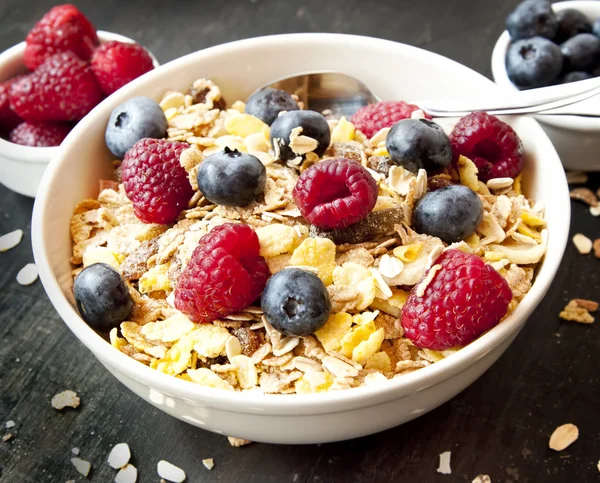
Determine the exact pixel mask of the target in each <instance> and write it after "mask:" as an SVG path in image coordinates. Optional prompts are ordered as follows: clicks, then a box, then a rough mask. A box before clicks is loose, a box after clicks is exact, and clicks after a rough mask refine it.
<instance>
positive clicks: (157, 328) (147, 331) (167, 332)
mask: <svg viewBox="0 0 600 483" xmlns="http://www.w3.org/2000/svg"><path fill="white" fill-rule="evenodd" d="M194 327H196V324H194V323H193V322H192V321H191V320H190V319H188V318H187V317H186V316H185V315H183V314H181V313H177V314H175V315H172V316H171V317H169V318H167V319H165V320H160V321H158V322H150V323H148V324H146V325H144V326H142V334H143V335H144V337H146V338H147V339H149V340H160V341H161V342H175V341H178V340H179V339H181V338H182V337H183V336H185V335H187V334H189V333H190V332H191V331H192V330H193V329H194Z"/></svg>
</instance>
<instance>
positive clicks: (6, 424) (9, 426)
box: [4, 419, 16, 429]
mask: <svg viewBox="0 0 600 483" xmlns="http://www.w3.org/2000/svg"><path fill="white" fill-rule="evenodd" d="M15 426H16V423H15V422H14V421H13V420H12V419H11V420H10V421H6V423H5V424H4V427H5V428H6V429H10V428H14V427H15Z"/></svg>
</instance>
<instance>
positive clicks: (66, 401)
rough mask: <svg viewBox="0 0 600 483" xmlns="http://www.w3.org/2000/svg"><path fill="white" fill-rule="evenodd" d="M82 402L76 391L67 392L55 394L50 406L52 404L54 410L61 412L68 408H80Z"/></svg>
mask: <svg viewBox="0 0 600 483" xmlns="http://www.w3.org/2000/svg"><path fill="white" fill-rule="evenodd" d="M80 402H81V400H80V399H79V397H78V396H77V393H76V392H75V391H71V390H66V391H63V392H59V393H58V394H55V395H54V397H53V398H52V401H50V404H52V407H53V408H54V409H58V410H59V411H60V410H61V409H64V408H66V407H70V408H76V407H78V406H79V403H80Z"/></svg>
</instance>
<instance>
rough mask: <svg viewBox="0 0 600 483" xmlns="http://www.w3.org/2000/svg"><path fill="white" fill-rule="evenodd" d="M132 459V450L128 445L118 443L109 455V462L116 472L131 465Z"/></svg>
mask: <svg viewBox="0 0 600 483" xmlns="http://www.w3.org/2000/svg"><path fill="white" fill-rule="evenodd" d="M130 458H131V450H130V449H129V445H128V444H127V443H118V444H115V445H114V446H113V449H112V450H111V451H110V454H109V455H108V459H107V462H108V464H109V465H110V466H111V467H113V468H114V469H115V470H118V469H119V468H123V467H125V466H126V465H127V463H129V459H130Z"/></svg>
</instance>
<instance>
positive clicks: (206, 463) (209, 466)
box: [202, 458, 215, 470]
mask: <svg viewBox="0 0 600 483" xmlns="http://www.w3.org/2000/svg"><path fill="white" fill-rule="evenodd" d="M202 464H203V465H204V466H205V467H206V468H207V469H208V470H212V469H213V468H214V466H215V461H214V460H213V459H212V458H206V459H204V460H202Z"/></svg>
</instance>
